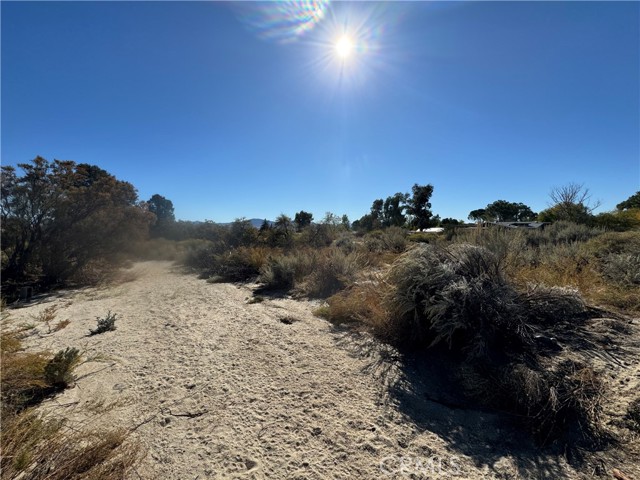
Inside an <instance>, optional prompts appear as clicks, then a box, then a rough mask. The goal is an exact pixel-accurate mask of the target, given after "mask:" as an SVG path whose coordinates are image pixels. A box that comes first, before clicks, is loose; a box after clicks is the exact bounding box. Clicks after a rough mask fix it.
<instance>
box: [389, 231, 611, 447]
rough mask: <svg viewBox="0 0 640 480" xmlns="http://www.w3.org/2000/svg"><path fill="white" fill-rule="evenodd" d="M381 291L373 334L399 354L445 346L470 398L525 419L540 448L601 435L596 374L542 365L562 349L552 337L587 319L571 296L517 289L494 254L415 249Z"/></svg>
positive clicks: (457, 248)
mask: <svg viewBox="0 0 640 480" xmlns="http://www.w3.org/2000/svg"><path fill="white" fill-rule="evenodd" d="M386 282H387V283H388V284H389V286H390V290H389V291H388V292H387V294H386V296H385V302H386V308H387V309H388V316H387V320H386V322H385V323H384V324H383V326H382V328H380V327H378V332H380V333H381V334H382V335H384V337H383V338H384V339H386V340H387V341H391V342H393V343H396V344H398V345H399V346H401V347H402V346H404V347H411V348H422V349H424V348H431V347H435V346H437V345H441V346H444V347H446V350H445V351H448V352H449V354H450V355H451V358H452V361H454V362H456V363H457V365H458V366H459V372H460V379H459V381H461V383H462V385H463V386H464V387H465V389H466V391H467V392H468V394H470V395H471V396H475V397H477V398H478V399H480V400H482V401H483V402H484V404H485V405H487V406H490V407H500V408H504V409H507V410H508V411H512V412H514V413H517V414H518V415H522V416H523V418H525V419H526V421H527V423H528V424H529V426H530V427H531V429H532V431H534V433H535V434H536V436H537V437H538V439H539V440H540V441H541V442H546V441H548V440H550V439H555V438H558V437H559V436H564V437H567V438H568V436H571V435H573V434H574V433H575V432H573V431H572V430H571V428H570V427H569V426H570V425H572V424H577V425H580V429H581V435H582V436H583V437H584V438H588V439H594V438H596V437H597V436H598V435H599V433H600V431H601V430H600V424H599V415H600V412H601V405H602V395H603V392H604V387H603V384H602V382H601V379H600V377H599V375H597V374H596V373H595V372H593V370H592V369H591V368H590V367H589V366H588V365H586V364H578V363H575V362H574V363H571V362H569V363H567V362H565V363H562V362H560V361H558V362H557V365H556V366H555V367H549V366H545V362H547V363H548V362H550V360H544V359H548V358H552V359H553V358H555V356H556V355H558V353H557V352H559V351H561V350H562V348H561V347H560V345H558V344H557V340H556V339H554V337H553V336H554V331H555V330H554V329H557V328H559V327H558V325H562V328H563V329H564V330H563V337H562V338H563V339H565V338H568V337H570V336H571V332H570V330H571V329H577V328H579V325H580V324H581V320H582V319H584V318H585V314H586V313H587V307H586V305H585V303H584V301H583V300H582V298H581V297H580V295H579V294H578V293H577V292H576V291H575V290H572V289H566V288H559V287H545V286H541V285H529V287H528V288H526V289H524V290H520V289H518V288H516V287H515V286H514V284H512V283H511V282H510V280H509V278H508V276H507V275H506V274H505V271H504V264H503V262H502V260H501V259H500V257H499V256H498V255H496V254H495V253H493V252H491V251H489V250H488V249H487V248H484V247H479V246H474V245H464V244H456V245H451V246H449V247H447V248H437V247H433V246H430V245H417V246H416V247H414V248H412V249H411V250H409V251H408V252H406V253H405V254H403V255H402V256H400V257H399V258H398V260H397V261H396V262H395V263H394V264H393V265H392V267H391V269H390V271H389V273H388V275H387V277H386ZM543 360H544V361H543ZM496 379H498V380H496ZM496 382H497V384H496ZM496 386H497V387H498V388H496ZM567 441H569V440H567Z"/></svg>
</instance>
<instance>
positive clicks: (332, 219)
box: [321, 212, 340, 227]
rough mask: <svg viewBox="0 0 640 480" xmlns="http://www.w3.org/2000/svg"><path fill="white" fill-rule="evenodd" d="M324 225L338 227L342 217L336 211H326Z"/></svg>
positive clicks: (323, 219)
mask: <svg viewBox="0 0 640 480" xmlns="http://www.w3.org/2000/svg"><path fill="white" fill-rule="evenodd" d="M321 223H322V224H323V225H329V226H331V227H337V226H338V225H340V217H338V216H337V215H336V214H335V213H332V212H326V213H325V214H324V217H323V218H322V222H321Z"/></svg>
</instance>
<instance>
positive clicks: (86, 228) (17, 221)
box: [0, 157, 153, 285]
mask: <svg viewBox="0 0 640 480" xmlns="http://www.w3.org/2000/svg"><path fill="white" fill-rule="evenodd" d="M18 167H19V168H20V169H21V170H22V171H23V175H21V176H20V175H18V173H17V172H16V169H15V168H14V167H10V166H3V167H2V201H1V203H0V205H1V220H2V252H3V254H4V255H3V258H6V261H5V262H3V268H2V277H3V283H6V282H11V283H14V284H19V283H20V282H26V281H30V282H39V283H40V284H42V285H50V284H53V283H58V282H64V281H65V280H66V279H68V278H69V277H70V276H71V275H72V274H73V273H74V272H76V271H78V270H79V269H81V268H83V267H84V266H85V265H87V263H88V262H90V261H92V260H96V259H108V258H114V256H115V255H117V254H119V253H120V252H122V251H125V250H126V249H127V248H129V247H130V246H131V244H132V243H134V242H135V241H136V240H138V239H142V238H144V237H145V236H146V235H147V233H148V229H149V224H150V223H151V222H152V220H153V216H152V215H151V214H150V213H149V211H148V210H147V208H146V204H141V203H138V198H137V193H136V190H135V188H134V187H133V186H132V185H131V184H130V183H128V182H123V181H121V180H117V179H116V178H115V177H114V176H113V175H111V174H109V173H108V172H106V171H105V170H102V169H101V168H99V167H96V166H94V165H88V164H82V163H81V164H77V163H75V162H71V161H59V160H54V161H53V162H49V161H47V160H45V159H44V158H42V157H37V158H35V159H34V160H33V161H32V162H31V163H23V164H19V165H18Z"/></svg>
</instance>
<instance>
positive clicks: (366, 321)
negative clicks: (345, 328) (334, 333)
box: [315, 276, 389, 338]
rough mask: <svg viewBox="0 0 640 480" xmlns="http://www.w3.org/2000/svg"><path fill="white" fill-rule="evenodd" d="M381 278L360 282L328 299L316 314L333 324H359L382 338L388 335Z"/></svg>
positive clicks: (386, 313)
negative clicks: (381, 293)
mask: <svg viewBox="0 0 640 480" xmlns="http://www.w3.org/2000/svg"><path fill="white" fill-rule="evenodd" d="M381 282H382V279H381V278H380V276H375V277H373V278H370V279H367V280H365V281H363V282H358V283H356V284H354V285H352V286H350V287H348V288H346V289H345V290H342V291H340V292H338V293H336V294H335V295H333V296H331V297H329V298H328V299H327V305H326V306H323V307H320V308H318V309H317V310H316V311H315V314H316V315H318V316H320V317H323V318H326V319H327V320H329V321H330V322H332V323H336V324H341V323H353V322H358V323H361V324H363V325H366V326H367V327H368V328H369V329H371V330H372V332H373V333H374V334H376V335H377V336H379V337H381V338H385V337H387V335H388V332H387V331H386V329H387V327H388V318H389V312H388V311H387V309H386V305H385V304H384V302H383V301H382V298H381V296H380V284H381Z"/></svg>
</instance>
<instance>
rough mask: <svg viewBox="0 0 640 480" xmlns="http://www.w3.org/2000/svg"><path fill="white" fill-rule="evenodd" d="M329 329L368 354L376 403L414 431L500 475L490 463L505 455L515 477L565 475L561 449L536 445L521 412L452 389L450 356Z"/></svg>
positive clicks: (342, 343) (352, 347)
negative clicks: (483, 404)
mask: <svg viewBox="0 0 640 480" xmlns="http://www.w3.org/2000/svg"><path fill="white" fill-rule="evenodd" d="M334 334H335V339H336V342H337V344H338V346H340V347H341V348H344V349H346V350H347V351H349V352H350V353H351V354H352V355H354V356H357V357H359V358H366V359H368V360H369V362H368V363H367V365H366V367H365V368H364V370H365V372H367V373H369V374H371V375H373V376H374V377H375V378H376V379H378V380H379V382H380V392H379V393H380V401H381V403H383V404H384V405H386V406H389V407H393V408H395V409H397V410H398V411H399V412H400V413H401V414H402V415H403V416H405V417H406V419H407V420H408V421H410V422H412V423H413V424H414V425H415V426H416V427H417V428H418V429H419V430H420V431H429V432H433V433H435V434H437V435H438V436H439V437H441V438H442V439H444V440H446V442H447V443H448V446H449V448H450V449H451V450H453V451H456V452H459V453H460V454H462V455H464V456H466V457H469V458H471V459H472V460H473V462H474V463H475V465H476V467H478V468H488V470H489V471H490V472H491V474H492V475H495V476H496V477H497V478H503V475H504V472H501V471H500V470H501V469H500V467H498V466H497V465H496V464H497V463H498V462H499V461H500V460H501V459H504V458H505V457H509V458H510V459H511V461H513V462H514V463H515V466H516V468H517V470H518V475H519V476H517V477H516V478H527V479H560V478H567V470H566V463H567V462H565V461H563V459H562V454H563V452H561V451H558V450H559V449H558V448H557V447H556V448H554V447H553V446H551V447H545V448H540V447H538V446H536V444H535V443H534V441H533V439H532V438H531V436H530V435H529V434H528V433H527V432H526V430H525V429H524V428H523V422H522V421H523V419H522V418H521V417H518V416H517V415H514V414H511V413H507V412H500V411H495V410H493V411H491V410H486V409H482V408H479V407H478V406H477V405H473V404H471V402H470V401H469V400H468V399H465V398H464V396H463V395H462V393H461V392H460V391H456V386H455V382H452V381H451V378H453V377H454V375H455V373H454V370H453V366H452V365H453V362H451V361H447V358H448V356H447V355H446V354H443V352H438V351H436V350H433V351H431V352H428V353H427V354H424V353H421V354H400V353H399V352H398V351H397V350H395V349H394V348H393V347H391V346H388V345H384V344H380V343H379V342H378V341H376V340H374V339H372V338H371V337H370V336H369V335H367V334H363V333H358V332H354V331H353V330H352V329H350V328H349V327H345V326H335V327H334ZM504 478H511V477H510V476H508V477H504Z"/></svg>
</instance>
